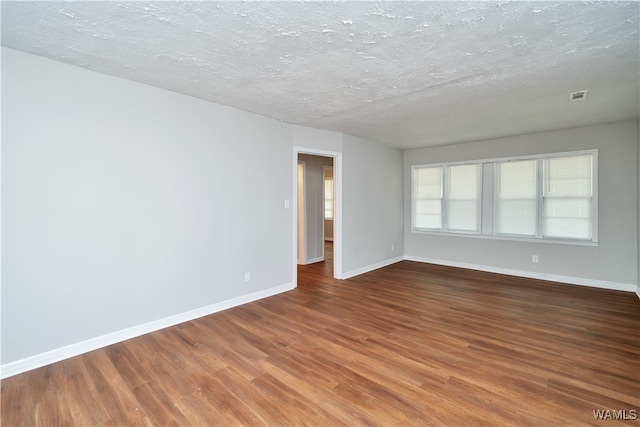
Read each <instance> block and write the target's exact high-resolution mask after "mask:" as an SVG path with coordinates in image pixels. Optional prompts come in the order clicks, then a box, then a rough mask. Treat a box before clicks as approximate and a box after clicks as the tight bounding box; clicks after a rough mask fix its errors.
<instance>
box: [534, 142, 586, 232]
mask: <svg viewBox="0 0 640 427" xmlns="http://www.w3.org/2000/svg"><path fill="white" fill-rule="evenodd" d="M592 165H593V156H592V155H591V154H585V155H580V156H570V157H552V158H548V159H545V160H544V190H545V191H544V195H543V198H544V236H545V237H557V238H568V239H591V238H592V234H593V233H592V211H593V206H592V194H593V179H592V170H593V169H592V168H593V166H592Z"/></svg>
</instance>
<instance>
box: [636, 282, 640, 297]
mask: <svg viewBox="0 0 640 427" xmlns="http://www.w3.org/2000/svg"><path fill="white" fill-rule="evenodd" d="M636 295H638V298H640V285H638V286H636Z"/></svg>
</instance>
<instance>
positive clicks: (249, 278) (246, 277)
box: [244, 271, 251, 282]
mask: <svg viewBox="0 0 640 427" xmlns="http://www.w3.org/2000/svg"><path fill="white" fill-rule="evenodd" d="M250 280H251V273H250V272H249V271H247V272H246V273H244V281H245V282H249V281H250Z"/></svg>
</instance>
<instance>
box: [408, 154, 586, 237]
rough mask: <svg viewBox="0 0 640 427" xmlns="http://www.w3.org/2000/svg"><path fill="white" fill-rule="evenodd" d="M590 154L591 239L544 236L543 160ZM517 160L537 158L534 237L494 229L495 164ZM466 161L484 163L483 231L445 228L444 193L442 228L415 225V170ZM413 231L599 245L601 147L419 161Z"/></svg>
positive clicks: (465, 162) (412, 168)
mask: <svg viewBox="0 0 640 427" xmlns="http://www.w3.org/2000/svg"><path fill="white" fill-rule="evenodd" d="M587 154H588V155H591V156H592V159H593V163H592V170H591V181H592V186H593V187H592V188H593V192H592V196H591V197H592V198H591V200H592V205H591V227H592V233H591V234H592V237H591V239H588V240H587V239H570V238H557V237H553V238H551V237H545V236H544V235H543V228H544V222H543V215H544V212H543V209H544V200H543V194H542V189H543V188H544V182H543V181H544V176H543V164H544V159H547V158H554V157H572V156H580V155H587ZM518 160H537V176H536V183H537V196H536V197H537V200H536V206H537V208H536V225H535V230H536V234H535V236H533V237H528V236H515V235H513V236H512V235H501V234H497V233H496V232H494V230H496V224H495V218H496V214H495V213H496V205H497V194H496V185H497V182H496V181H497V180H496V179H495V178H496V171H495V169H496V167H497V166H496V165H497V163H500V162H509V161H518ZM465 164H479V165H480V166H481V167H480V169H481V183H480V186H481V190H480V194H481V197H482V199H481V201H480V205H481V209H480V213H479V215H480V219H479V221H480V232H479V233H469V232H458V231H451V230H448V229H447V228H446V224H445V222H446V211H445V210H446V208H447V207H446V200H444V199H445V197H446V196H445V195H444V194H443V207H442V216H443V217H442V221H443V224H442V229H422V228H416V227H415V226H414V212H415V198H416V194H415V176H416V175H415V171H416V169H420V168H429V167H442V168H444V169H443V171H446V167H448V166H455V165H465ZM443 175H446V172H443ZM442 185H443V192H444V193H446V187H445V186H446V185H447V184H446V183H444V182H443V184H442ZM410 191H411V213H410V216H411V218H410V220H411V232H412V233H417V234H434V235H449V236H460V237H469V238H483V239H493V240H512V241H523V242H540V243H558V244H569V245H583V246H597V245H598V150H597V149H592V150H579V151H567V152H558V153H544V154H536V155H525V156H511V157H501V158H489V159H481V160H474V161H464V162H445V163H432V164H418V165H412V166H411V189H410Z"/></svg>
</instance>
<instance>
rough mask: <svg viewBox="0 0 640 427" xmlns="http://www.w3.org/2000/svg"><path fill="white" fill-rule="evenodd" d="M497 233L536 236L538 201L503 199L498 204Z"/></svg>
mask: <svg viewBox="0 0 640 427" xmlns="http://www.w3.org/2000/svg"><path fill="white" fill-rule="evenodd" d="M497 216H498V218H500V220H499V221H498V223H497V226H498V228H497V230H496V233H497V234H512V235H516V236H535V234H536V202H535V200H517V199H513V200H502V201H501V202H500V203H499V204H498V212H497Z"/></svg>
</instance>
